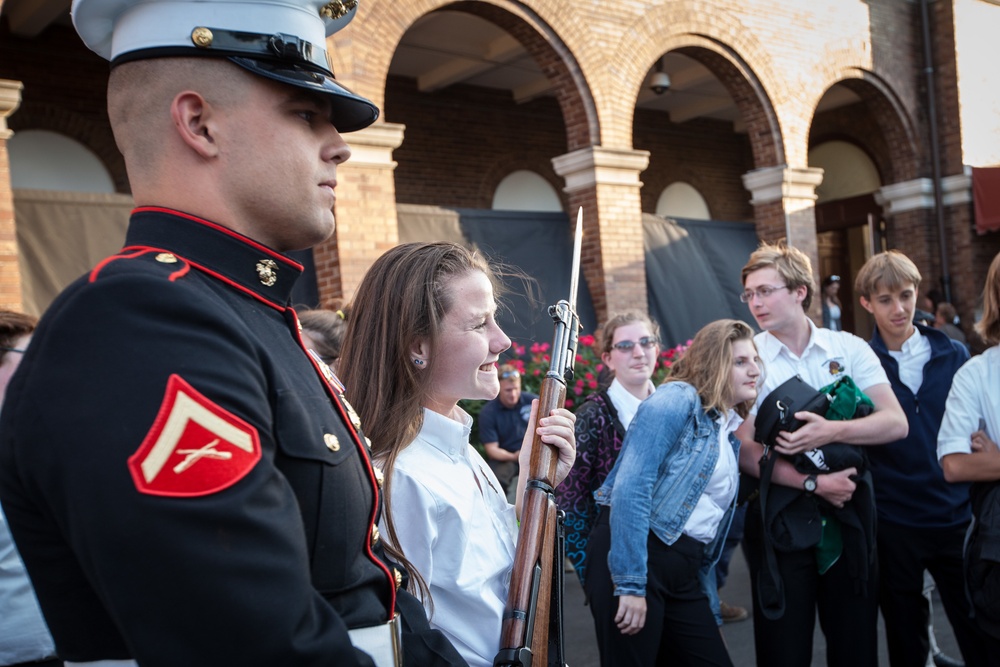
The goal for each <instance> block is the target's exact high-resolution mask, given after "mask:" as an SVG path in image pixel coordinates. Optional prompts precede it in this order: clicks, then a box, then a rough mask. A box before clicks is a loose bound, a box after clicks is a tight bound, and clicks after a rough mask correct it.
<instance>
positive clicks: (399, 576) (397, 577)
mask: <svg viewBox="0 0 1000 667" xmlns="http://www.w3.org/2000/svg"><path fill="white" fill-rule="evenodd" d="M392 577H393V579H395V580H396V590H397V591H398V590H399V587H400V586H402V585H403V575H402V574H400V573H399V570H397V569H396V568H392Z"/></svg>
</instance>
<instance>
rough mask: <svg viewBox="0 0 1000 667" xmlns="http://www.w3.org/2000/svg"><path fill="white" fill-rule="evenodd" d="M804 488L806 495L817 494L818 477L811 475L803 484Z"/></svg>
mask: <svg viewBox="0 0 1000 667" xmlns="http://www.w3.org/2000/svg"><path fill="white" fill-rule="evenodd" d="M802 488H803V489H805V491H806V493H808V494H810V495H812V494H813V493H815V492H816V475H809V476H808V477H806V478H805V480H804V481H803V482H802Z"/></svg>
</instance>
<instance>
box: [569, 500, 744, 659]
mask: <svg viewBox="0 0 1000 667" xmlns="http://www.w3.org/2000/svg"><path fill="white" fill-rule="evenodd" d="M608 515H609V512H608V510H607V508H603V509H602V511H601V516H600V518H598V520H597V524H596V525H595V526H594V529H593V530H592V531H591V533H590V540H589V542H588V543H587V563H588V566H587V568H588V569H587V583H586V593H587V597H588V598H589V600H590V611H591V613H592V614H593V615H594V627H595V629H596V631H597V645H598V647H599V649H600V652H601V665H602V667H653V666H655V665H670V666H671V667H675V666H685V665H690V666H692V667H694V666H699V667H700V666H703V665H704V666H713V667H720V666H721V667H732V664H733V663H732V661H731V660H730V659H729V653H728V652H727V651H726V646H725V643H723V641H722V634H721V633H720V632H719V627H718V626H717V625H716V623H715V617H714V616H713V615H712V610H711V609H709V606H708V598H707V597H706V596H705V592H704V591H702V590H701V588H700V586H699V583H698V569H699V567H700V566H701V561H702V558H703V556H704V545H702V544H701V543H700V542H698V541H697V540H694V539H692V538H689V537H687V536H682V537H681V538H680V539H679V540H678V541H677V542H675V543H674V544H673V545H671V546H668V545H666V544H664V543H663V542H661V541H660V539H659V538H657V537H656V536H655V535H653V533H650V534H649V539H648V542H647V550H648V551H647V558H646V566H647V567H646V569H647V573H646V624H645V626H643V628H642V630H640V631H639V632H638V633H636V634H634V635H623V634H622V633H621V632H620V631H619V630H618V626H617V625H615V614H616V613H617V612H618V598H617V597H615V595H614V585H613V584H612V582H611V573H610V571H609V570H608V552H609V551H610V549H611V526H610V525H609V521H608Z"/></svg>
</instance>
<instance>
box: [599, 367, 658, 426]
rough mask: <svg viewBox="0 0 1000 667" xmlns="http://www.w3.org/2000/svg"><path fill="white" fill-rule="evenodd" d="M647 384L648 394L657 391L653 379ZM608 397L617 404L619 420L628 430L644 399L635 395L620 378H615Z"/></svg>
mask: <svg viewBox="0 0 1000 667" xmlns="http://www.w3.org/2000/svg"><path fill="white" fill-rule="evenodd" d="M646 384H647V387H646V396H650V395H652V393H653V392H654V391H656V387H654V386H653V383H652V382H651V381H650V382H647V383H646ZM608 398H610V399H611V402H612V403H614V405H615V412H617V413H618V421H620V422H621V423H622V428H624V429H625V430H626V431H627V430H628V427H629V426H631V425H632V420H633V419H635V413H637V412H638V411H639V404H640V403H642V399H641V398H636V397H635V396H633V395H632V392H630V391H629V390H628V389H626V388H625V385H623V384H622V383H621V382H619V381H618V378H615V379H614V381H613V382H612V383H611V386H610V387H608Z"/></svg>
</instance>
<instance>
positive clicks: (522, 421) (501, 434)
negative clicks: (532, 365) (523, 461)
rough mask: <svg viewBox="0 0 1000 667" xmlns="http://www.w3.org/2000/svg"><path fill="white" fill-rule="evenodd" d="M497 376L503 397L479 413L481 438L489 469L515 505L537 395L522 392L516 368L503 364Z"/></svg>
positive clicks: (519, 376)
mask: <svg viewBox="0 0 1000 667" xmlns="http://www.w3.org/2000/svg"><path fill="white" fill-rule="evenodd" d="M498 373H499V378H500V395H499V396H497V397H496V398H494V399H493V400H492V401H489V402H488V403H486V405H484V406H483V409H482V410H481V411H480V412H479V438H480V441H481V442H482V443H483V449H485V450H486V457H487V458H488V459H489V463H490V468H492V469H493V473H494V474H495V475H496V476H497V479H498V480H500V484H502V485H503V490H504V493H506V494H507V500H508V502H510V503H513V502H514V496H515V495H516V491H517V477H518V472H519V468H518V464H517V457H518V452H520V451H521V442H522V441H523V440H524V431H525V429H526V428H527V427H528V417H529V416H530V415H531V401H533V400H534V399H536V398H538V396H537V395H536V394H532V393H531V392H527V391H521V373H520V372H519V371H518V370H517V369H516V368H515V367H514V366H512V365H510V364H503V365H502V366H500V368H499V369H498Z"/></svg>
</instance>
